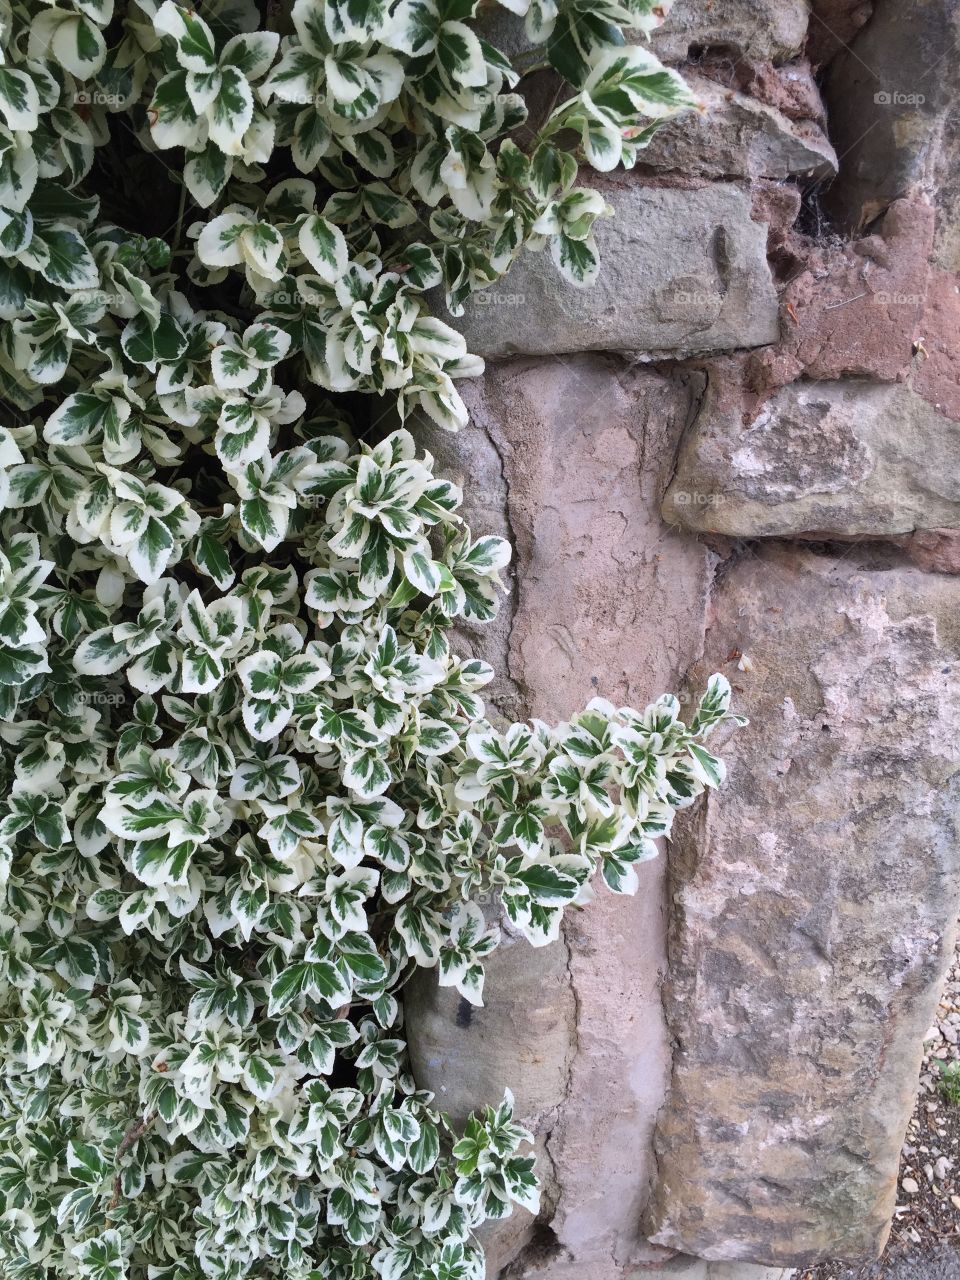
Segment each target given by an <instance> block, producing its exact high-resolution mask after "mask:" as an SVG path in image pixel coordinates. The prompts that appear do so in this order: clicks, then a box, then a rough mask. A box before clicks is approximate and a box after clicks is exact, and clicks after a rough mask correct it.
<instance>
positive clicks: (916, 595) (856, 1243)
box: [649, 546, 960, 1266]
mask: <svg viewBox="0 0 960 1280" xmlns="http://www.w3.org/2000/svg"><path fill="white" fill-rule="evenodd" d="M896 554H897V553H894V552H890V553H889V555H887V556H884V555H882V554H880V553H877V554H876V557H875V560H874V561H873V562H872V567H868V568H863V567H860V566H858V565H857V564H856V563H854V562H853V560H852V558H851V557H850V556H848V557H845V558H841V559H834V558H830V557H825V556H822V555H816V554H813V553H812V552H799V551H796V550H792V549H785V548H783V547H773V546H765V547H763V548H762V549H761V551H760V552H759V553H758V554H757V555H747V556H746V557H744V558H742V559H740V560H739V561H738V562H736V563H734V564H732V565H730V566H729V567H728V568H727V569H726V570H725V572H724V574H723V575H722V577H721V579H720V581H719V582H718V584H717V588H716V590H715V595H714V607H713V621H712V625H711V627H710V630H709V632H708V635H707V643H706V649H705V654H704V659H703V662H702V663H701V664H699V665H698V667H697V670H696V672H695V674H696V675H697V677H698V678H699V677H702V674H703V673H705V672H706V671H709V670H712V669H716V668H719V669H723V668H724V667H726V669H727V670H728V671H729V672H730V675H731V679H732V682H733V684H734V686H735V689H736V700H737V709H738V710H739V711H742V712H743V713H745V714H746V715H748V716H749V717H750V719H751V723H750V726H749V728H747V729H742V730H739V731H738V732H737V733H736V734H734V735H733V736H732V737H731V739H730V740H729V741H728V742H725V743H724V745H723V753H724V756H725V758H726V759H727V761H728V764H729V777H728V782H727V785H726V787H725V788H724V791H723V794H722V795H720V796H719V797H711V798H710V800H709V801H708V803H707V806H706V807H705V808H701V809H700V810H699V811H698V812H697V813H696V814H694V815H693V817H692V818H691V819H690V820H689V821H687V822H685V823H683V824H682V826H681V828H680V830H679V831H678V832H677V836H676V839H675V840H674V842H673V843H672V845H671V852H670V887H671V897H672V902H673V908H672V920H671V926H670V933H669V955H670V979H669V982H668V983H667V984H666V987H665V993H664V994H665V1003H666V1008H667V1014H668V1020H669V1022H670V1026H671V1029H672V1031H673V1033H674V1036H675V1040H676V1048H675V1053H674V1059H673V1079H672V1088H671V1092H670V1096H669V1100H668V1104H667V1106H666V1107H665V1108H664V1110H663V1111H662V1112H661V1115H660V1119H659V1124H658V1130H657V1152H658V1169H659V1177H658V1181H657V1185H656V1188H655V1192H654V1198H653V1203H652V1209H651V1213H650V1215H649V1225H650V1228H651V1231H652V1238H653V1239H654V1240H656V1241H657V1242H659V1243H661V1244H664V1245H668V1246H671V1247H674V1248H677V1249H682V1250H685V1251H686V1252H689V1253H692V1254H694V1255H697V1256H700V1257H704V1258H714V1259H722V1260H727V1261H730V1260H733V1259H737V1258H740V1259H744V1260H751V1261H756V1262H765V1263H767V1264H768V1265H775V1264H778V1263H779V1264H781V1265H787V1264H790V1265H794V1266H796V1265H804V1264H805V1263H807V1262H811V1263H812V1262H813V1261H816V1260H820V1259H822V1258H833V1257H843V1258H860V1257H863V1256H875V1255H876V1254H877V1253H878V1252H879V1250H880V1248H881V1246H882V1244H883V1242H884V1239H885V1237H886V1235H887V1231H888V1228H889V1222H890V1216H891V1213H892V1210H893V1207H894V1202H895V1196H896V1177H897V1168H898V1160H899V1154H900V1147H901V1144H902V1142H903V1135H904V1131H905V1128H906V1123H907V1120H908V1118H909V1116H910V1114H911V1111H912V1108H913V1103H914V1097H915V1090H916V1080H917V1072H918V1069H919V1065H920V1058H921V1039H922V1036H923V1033H924V1031H925V1030H926V1028H927V1027H928V1026H929V1025H930V1022H931V1020H932V1017H933V1015H934V1013H935V1010H936V1007H937V1001H938V999H939V995H940V991H941V990H942V986H941V984H942V981H943V978H944V975H945V971H946V968H947V965H948V963H949V960H950V959H951V957H952V951H953V944H954V933H955V924H956V915H957V910H956V904H957V899H958V893H960V846H958V831H957V812H958V802H960V771H958V767H957V766H958V743H960V679H958V675H960V624H958V619H960V582H958V581H957V580H956V579H955V578H950V577H946V576H937V575H928V574H923V573H921V572H920V570H918V569H914V568H905V567H903V566H902V565H900V564H899V563H898V561H897V560H896V558H895V556H896ZM738 652H739V653H742V654H743V655H746V656H747V657H749V660H750V661H749V663H748V664H747V663H744V662H741V663H740V664H739V665H740V666H741V667H744V666H746V667H748V669H747V670H739V671H738V670H737V663H736V657H735V655H736V654H737V653H738Z"/></svg>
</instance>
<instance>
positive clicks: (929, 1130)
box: [797, 954, 960, 1280]
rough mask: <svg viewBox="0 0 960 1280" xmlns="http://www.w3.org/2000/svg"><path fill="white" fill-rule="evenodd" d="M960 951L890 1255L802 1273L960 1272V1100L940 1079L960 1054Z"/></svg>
mask: <svg viewBox="0 0 960 1280" xmlns="http://www.w3.org/2000/svg"><path fill="white" fill-rule="evenodd" d="M958 1042H960V954H958V958H957V959H956V960H955V962H954V964H953V967H952V968H951V970H950V974H949V976H948V978H947V986H946V990H945V992H944V995H943V999H942V1000H941V1001H940V1007H939V1009H938V1010H937V1021H936V1023H935V1025H934V1026H932V1027H931V1028H930V1030H929V1031H928V1032H927V1037H926V1040H925V1041H924V1056H923V1066H922V1068H921V1072H920V1092H919V1096H918V1098H917V1109H916V1111H914V1113H913V1117H912V1119H911V1120H910V1124H909V1126H908V1128H907V1139H906V1142H905V1143H904V1145H903V1156H902V1158H901V1161H900V1183H899V1194H898V1196H897V1209H896V1213H895V1214H894V1219H893V1229H892V1230H891V1232H890V1240H889V1243H888V1244H887V1248H886V1250H885V1251H884V1254H883V1257H882V1258H881V1259H880V1260H879V1261H878V1262H874V1263H871V1264H869V1265H868V1266H865V1267H849V1266H847V1265H845V1264H844V1263H839V1262H824V1263H821V1264H820V1266H819V1267H816V1268H814V1270H812V1271H801V1272H799V1273H798V1275H797V1280H960V1106H958V1105H957V1104H956V1103H953V1102H950V1101H948V1100H947V1099H946V1098H945V1097H944V1096H943V1093H942V1091H941V1089H940V1087H939V1077H940V1068H941V1067H942V1066H943V1065H944V1064H946V1063H948V1062H951V1061H957V1060H960V1048H958Z"/></svg>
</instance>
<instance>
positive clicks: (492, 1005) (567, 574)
mask: <svg viewBox="0 0 960 1280" xmlns="http://www.w3.org/2000/svg"><path fill="white" fill-rule="evenodd" d="M460 385H461V389H462V390H463V391H464V392H465V394H466V396H467V398H468V402H469V407H470V410H471V423H470V425H469V426H468V427H467V428H466V429H465V430H464V432H462V433H461V434H460V435H459V436H458V437H456V438H455V439H454V441H453V446H452V448H451V447H450V446H449V445H448V448H449V449H450V454H449V456H450V457H451V460H452V461H455V460H456V453H455V451H456V449H457V448H458V447H462V448H463V450H464V452H463V453H462V455H461V458H460V463H459V466H456V465H454V466H453V467H451V469H450V473H451V474H452V476H453V478H454V479H463V480H464V482H465V492H466V495H467V505H468V511H467V514H468V517H470V518H471V519H473V513H472V512H471V511H470V510H469V504H470V502H471V497H470V495H471V493H472V492H473V491H474V487H475V486H476V488H478V489H479V491H480V493H481V494H482V495H483V498H482V505H483V507H484V511H485V512H488V513H490V514H491V515H495V514H496V512H497V510H498V509H499V511H500V512H501V513H502V512H505V513H506V519H507V521H508V523H509V529H510V532H511V535H512V538H513V541H514V545H515V548H516V565H515V576H514V588H513V596H512V610H509V611H508V614H507V617H506V620H505V630H504V631H502V632H501V634H500V637H499V639H497V638H495V640H494V644H495V646H497V647H498V648H499V651H500V652H501V653H503V656H504V658H505V661H506V669H507V676H508V681H509V683H510V684H511V685H512V687H513V693H512V695H511V700H510V701H509V704H508V705H509V707H510V710H511V713H512V714H515V715H517V714H520V715H523V714H526V715H536V716H540V717H542V718H544V719H547V720H556V719H561V718H564V717H567V716H569V715H570V713H571V712H572V711H574V710H575V709H576V708H578V707H582V706H583V705H585V704H586V702H588V701H589V699H590V698H591V697H594V696H596V695H598V694H600V695H602V696H605V697H609V698H611V699H613V700H615V701H629V702H631V703H633V704H636V703H640V704H642V705H645V704H646V702H647V701H648V700H649V699H650V698H651V697H652V696H655V695H657V694H659V693H660V692H662V691H663V690H665V689H668V688H671V687H675V686H676V683H677V681H678V678H679V675H680V673H682V672H683V671H684V670H685V668H686V667H687V666H688V664H689V662H690V660H691V656H692V655H695V654H697V653H698V652H699V649H700V644H701V629H702V626H703V620H704V616H705V608H706V591H707V582H708V566H709V563H710V556H709V554H708V552H707V551H706V550H705V549H704V548H703V547H702V546H699V545H698V544H697V543H696V542H695V540H693V539H688V538H683V537H680V536H678V535H676V534H674V533H671V532H670V531H669V530H668V529H666V528H665V527H664V526H663V525H662V523H661V521H660V518H659V514H658V508H659V503H660V500H661V497H662V493H663V487H664V484H665V481H666V475H665V472H666V471H667V470H668V469H669V466H670V461H671V459H672V457H673V452H674V450H675V448H676V443H677V440H678V438H679V435H680V433H681V431H682V430H683V427H684V424H685V422H686V420H687V417H688V414H689V410H690V404H691V398H692V393H691V389H690V388H689V387H688V386H687V385H686V384H685V383H683V382H681V381H676V382H675V381H673V380H671V379H669V378H666V377H664V376H662V375H660V374H657V373H655V372H653V371H652V370H650V369H647V368H643V367H633V368H628V367H627V366H626V365H625V364H624V362H622V361H620V360H617V359H614V358H598V357H595V356H574V357H572V358H570V359H564V360H562V361H561V360H551V361H546V362H535V361H518V362H515V363H510V364H508V365H492V366H490V367H489V368H488V370H487V372H486V374H485V376H484V377H483V378H482V379H478V380H477V381H475V382H473V383H461V384H460ZM418 436H419V438H420V440H421V442H422V443H423V444H425V445H426V446H427V447H428V448H430V449H432V450H434V451H436V452H438V453H439V449H440V448H442V447H443V438H441V437H439V433H436V432H434V431H431V430H429V429H425V430H423V431H420V430H418ZM450 439H451V438H450V437H446V440H447V441H449V440H450ZM481 439H482V440H483V442H484V443H482V444H478V443H476V442H477V441H478V440H481ZM460 442H462V445H461V444H460ZM472 466H478V467H479V468H480V474H477V475H471V474H470V473H469V471H468V470H467V468H469V467H472ZM501 518H502V516H501ZM477 523H478V525H479V524H480V521H477ZM461 639H462V640H464V641H471V640H472V641H473V647H474V650H475V651H476V652H480V653H483V654H486V653H487V652H488V650H486V648H485V647H484V637H483V634H482V632H478V633H477V634H476V635H475V636H471V635H469V634H465V635H464V636H462V637H461ZM501 660H503V659H501ZM499 700H500V695H498V701H499ZM640 870H641V876H642V883H641V887H640V892H639V894H638V896H637V897H636V898H615V897H613V896H612V895H610V894H607V893H606V892H603V891H601V892H599V893H598V895H597V899H596V901H595V902H593V903H592V904H591V906H590V908H589V910H585V911H582V912H579V911H578V912H574V913H573V915H572V916H571V917H570V918H569V923H568V927H567V929H566V931H565V936H564V943H563V946H562V947H556V948H553V949H548V951H547V952H544V953H542V954H537V953H533V952H531V951H529V950H528V949H527V948H526V947H522V946H514V947H511V948H510V949H509V950H508V951H505V952H503V953H502V954H501V956H500V957H499V958H498V959H497V960H496V961H495V966H494V967H492V968H491V973H490V978H489V980H488V984H487V991H486V999H487V1006H486V1007H485V1008H484V1009H480V1010H475V1011H473V1013H472V1014H471V1018H470V1023H469V1026H458V1025H457V1007H456V1002H455V1001H452V1000H450V999H449V998H447V997H445V996H440V997H437V996H435V995H434V994H432V993H431V990H430V988H429V986H425V985H422V984H421V985H418V986H417V987H415V988H414V989H413V990H412V991H411V993H410V999H409V1002H408V1014H409V1023H408V1028H409V1034H410V1037H411V1044H412V1046H413V1052H414V1061H415V1062H416V1064H417V1078H418V1080H419V1081H420V1083H421V1084H423V1085H424V1086H426V1087H429V1088H438V1087H441V1086H442V1087H445V1088H446V1093H445V1094H442V1095H441V1096H442V1097H443V1098H445V1099H446V1101H447V1103H448V1105H449V1103H450V1101H451V1100H453V1102H454V1103H455V1110H456V1111H457V1112H458V1113H459V1114H462V1112H463V1110H465V1109H466V1108H467V1107H468V1106H469V1105H470V1103H471V1102H472V1101H476V1100H478V1098H479V1099H487V1098H490V1097H494V1096H496V1095H497V1094H498V1093H499V1092H502V1087H503V1085H504V1084H507V1083H510V1082H511V1079H512V1087H514V1088H515V1089H516V1091H517V1095H518V1097H521V1096H522V1097H525V1098H526V1099H528V1101H527V1102H526V1103H525V1104H524V1106H530V1107H532V1108H534V1110H535V1113H536V1115H537V1116H540V1117H543V1116H546V1117H547V1119H548V1124H547V1125H546V1126H543V1125H541V1132H544V1137H545V1147H546V1156H547V1158H546V1161H545V1162H544V1166H543V1167H544V1170H545V1172H546V1174H547V1182H548V1189H549V1199H550V1202H551V1204H550V1206H548V1209H549V1208H550V1207H551V1206H552V1209H553V1212H552V1218H551V1220H550V1223H549V1228H545V1230H546V1231H547V1234H548V1236H549V1240H550V1242H551V1244H550V1248H549V1249H546V1250H543V1249H539V1247H532V1248H531V1251H530V1253H529V1255H528V1254H524V1255H523V1256H522V1257H521V1258H520V1259H518V1260H517V1262H516V1263H515V1264H514V1266H513V1267H512V1268H511V1269H510V1275H511V1276H520V1275H533V1274H537V1273H538V1268H539V1267H540V1266H541V1265H543V1266H544V1267H546V1273H547V1274H549V1276H550V1280H572V1277H577V1280H621V1278H622V1277H623V1276H625V1275H627V1274H629V1271H630V1270H632V1269H633V1267H634V1266H635V1265H637V1264H638V1263H639V1262H641V1261H645V1260H648V1259H649V1258H650V1256H651V1255H650V1251H649V1250H648V1249H647V1248H646V1247H645V1244H644V1242H643V1240H642V1237H641V1236H640V1234H639V1226H638V1224H639V1218H640V1213H641V1210H642V1208H643V1204H644V1201H645V1198H646V1195H647V1193H648V1189H649V1185H650V1181H651V1179H652V1177H653V1174H654V1166H653V1163H652V1152H651V1134H652V1128H653V1122H654V1117H655V1115H656V1112H657V1109H658V1107H659V1106H660V1104H661V1102H662V1098H663V1090H664V1086H665V1082H666V1076H667V1072H668V1069H669V1049H668V1046H667V1043H666V1040H665V1037H664V1029H663V1020H662V1009H661V1005H660V998H659V991H658V983H659V974H660V971H661V970H662V967H663V900H662V876H663V874H664V866H663V863H662V861H661V860H660V859H657V860H655V861H653V862H650V863H646V864H644V865H643V866H642V867H641V868H640ZM541 965H546V966H547V968H546V969H545V970H542V971H541V969H540V966H541ZM565 968H566V969H568V976H567V981H568V982H569V983H570V986H569V987H568V988H566V989H564V988H563V987H562V986H561V985H559V976H560V972H561V970H563V969H565ZM541 972H542V973H543V974H544V975H545V976H543V977H539V976H538V975H539V974H540V973H541ZM571 991H572V996H573V999H574V1001H575V1011H576V1030H575V1036H571V1040H570V1043H569V1044H568V1045H567V1046H566V1055H565V1051H564V1032H563V1027H564V1026H565V1025H566V1022H565V1020H566V1018H567V1017H568V1014H569V1001H570V999H571ZM528 1006H529V1008H530V1009H531V1010H532V1013H533V1017H534V1019H535V1024H536V1025H530V1023H529V1021H528V1019H527V1015H526V1010H527V1007H528ZM551 1018H554V1019H555V1021H551ZM461 1021H463V1019H461ZM541 1030H542V1034H541ZM459 1063H464V1064H465V1066H464V1073H465V1074H464V1077H463V1080H462V1081H460V1080H458V1066H457V1064H459ZM558 1088H561V1091H562V1100H561V1101H560V1105H559V1107H558V1108H557V1109H556V1110H555V1111H553V1112H551V1111H550V1107H551V1105H552V1101H551V1100H554V1099H556V1094H557V1090H558ZM471 1095H472V1096H471ZM522 1109H523V1108H521V1110H522ZM545 1128H549V1136H547V1134H546V1132H545ZM498 1230H499V1229H498ZM508 1230H509V1231H513V1228H512V1227H510V1228H508ZM520 1243H521V1244H522V1240H521V1241H520ZM516 1245H517V1240H516V1237H514V1238H513V1240H512V1243H510V1242H508V1243H507V1246H506V1247H501V1244H500V1243H498V1244H497V1249H498V1252H497V1255H496V1256H497V1261H498V1263H499V1262H500V1261H502V1260H503V1258H504V1257H505V1256H506V1255H508V1254H509V1252H510V1250H511V1249H512V1248H515V1247H516ZM544 1259H546V1260H545V1261H544Z"/></svg>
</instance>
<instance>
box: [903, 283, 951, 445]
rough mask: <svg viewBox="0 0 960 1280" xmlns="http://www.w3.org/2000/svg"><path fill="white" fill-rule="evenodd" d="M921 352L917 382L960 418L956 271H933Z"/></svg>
mask: <svg viewBox="0 0 960 1280" xmlns="http://www.w3.org/2000/svg"><path fill="white" fill-rule="evenodd" d="M919 355H920V359H919V360H918V361H917V371H916V374H915V376H914V379H913V385H914V386H915V387H916V389H917V391H919V392H920V394H921V395H922V396H924V397H925V399H927V400H929V401H930V402H931V404H935V405H936V407H937V408H938V409H939V410H940V411H941V413H944V414H946V416H947V417H948V418H953V419H954V421H956V422H960V277H958V276H957V275H955V274H952V273H951V274H948V273H947V272H945V271H932V272H931V274H930V279H929V281H928V284H927V302H926V308H925V310H924V316H923V336H922V350H921V351H920V353H919Z"/></svg>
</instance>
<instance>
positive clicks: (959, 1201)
mask: <svg viewBox="0 0 960 1280" xmlns="http://www.w3.org/2000/svg"><path fill="white" fill-rule="evenodd" d="M950 1203H951V1204H952V1205H953V1207H954V1208H955V1209H960V1196H951V1197H950Z"/></svg>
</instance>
